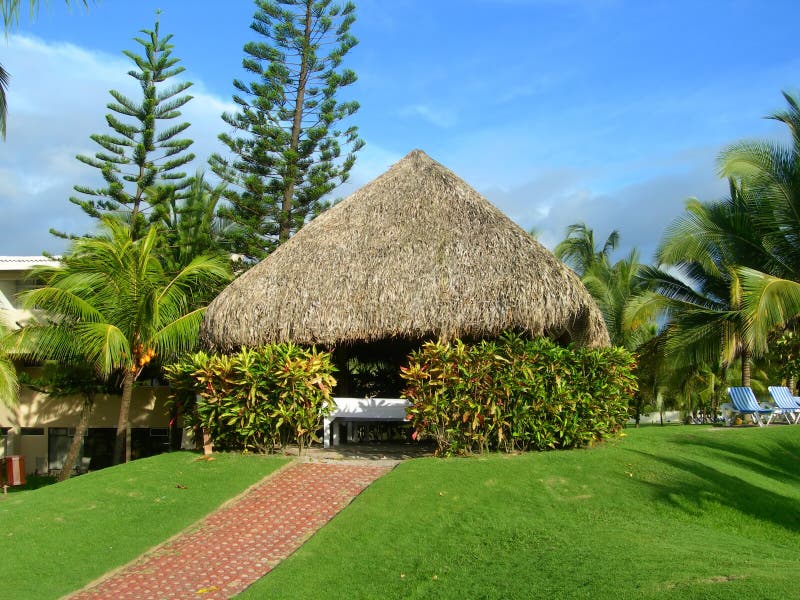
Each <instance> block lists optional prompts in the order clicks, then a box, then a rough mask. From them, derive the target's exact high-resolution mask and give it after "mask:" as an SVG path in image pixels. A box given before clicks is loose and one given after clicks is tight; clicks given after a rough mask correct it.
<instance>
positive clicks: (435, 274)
mask: <svg viewBox="0 0 800 600" xmlns="http://www.w3.org/2000/svg"><path fill="white" fill-rule="evenodd" d="M507 329H512V330H517V331H520V330H522V331H526V332H529V333H531V334H532V335H545V336H548V337H551V338H554V339H559V340H561V341H575V342H577V343H579V344H583V345H591V346H598V345H608V343H609V337H608V332H607V330H606V327H605V324H604V323H603V318H602V315H601V314H600V311H599V310H598V308H597V306H596V304H595V303H594V301H593V300H592V298H591V296H590V295H589V293H588V292H587V291H586V288H584V286H583V284H582V283H581V281H580V279H579V278H578V277H577V275H575V273H573V272H572V271H571V270H570V269H569V268H567V267H566V266H564V264H563V263H561V262H560V261H559V260H558V259H556V258H555V257H554V256H553V255H552V254H551V253H550V252H549V251H548V250H547V249H546V248H544V246H542V245H541V244H539V243H538V242H537V241H535V240H533V239H532V238H531V237H530V236H529V235H528V234H527V233H526V232H525V231H523V230H522V229H521V228H520V227H519V226H517V225H516V224H515V223H513V222H512V221H511V220H510V219H509V218H508V217H506V216H505V215H504V214H503V213H502V212H500V210H498V209H497V208H495V207H494V206H493V205H491V204H490V203H489V202H488V201H487V200H486V199H485V198H483V197H482V196H481V195H480V194H479V193H478V192H476V191H475V190H474V189H472V188H471V187H470V186H469V185H467V184H466V183H465V182H464V181H463V180H461V179H460V178H459V177H458V176H456V175H455V174H454V173H453V172H452V171H450V170H449V169H447V168H445V167H444V166H442V165H441V164H439V163H437V162H436V161H434V160H433V159H431V158H430V157H429V156H427V155H426V154H425V153H424V152H422V151H420V150H414V151H413V152H411V153H410V154H409V155H408V156H406V157H405V158H403V159H402V160H401V161H400V162H398V163H397V164H395V165H394V166H392V167H391V168H390V169H389V170H388V171H387V172H386V173H384V174H383V175H381V176H380V177H378V178H377V179H375V180H374V181H372V182H370V183H368V184H367V185H365V186H364V187H362V188H361V189H360V190H358V191H357V192H355V193H354V194H352V195H351V196H350V197H348V198H347V199H345V200H344V201H342V202H341V203H339V204H337V205H335V206H334V207H332V208H331V209H330V210H328V211H326V212H325V213H323V214H321V215H320V216H319V217H317V218H316V219H314V220H313V221H312V222H310V223H309V224H308V225H306V226H305V227H303V229H301V230H300V231H299V232H298V233H297V234H296V235H295V236H294V237H293V238H292V239H291V240H289V241H288V242H287V243H286V244H284V245H282V246H280V247H279V248H278V249H277V250H276V251H275V252H273V253H272V254H271V255H270V256H268V257H267V258H266V259H264V260H263V261H262V262H261V263H259V264H258V265H256V266H254V267H253V268H252V269H250V270H249V271H247V272H246V273H244V274H243V275H242V276H241V277H239V278H238V279H236V281H234V282H233V283H231V284H230V285H229V286H228V287H227V288H226V289H225V290H224V291H223V292H222V293H221V294H220V295H219V296H218V297H217V298H216V299H215V300H214V301H213V302H212V303H211V305H210V306H209V307H208V310H207V311H206V315H205V319H204V321H203V325H202V328H201V332H200V335H201V338H202V340H203V342H204V343H205V344H206V345H207V346H208V347H210V348H214V349H217V350H221V351H229V350H233V349H236V348H238V347H240V346H242V345H246V346H256V345H260V344H264V343H268V342H275V341H294V342H296V343H302V344H319V345H323V346H335V345H340V344H346V343H363V342H373V341H378V340H387V339H398V340H420V339H427V338H442V339H453V338H455V337H462V338H471V339H477V338H486V337H494V336H496V335H498V334H499V333H500V332H502V331H503V330H507Z"/></svg>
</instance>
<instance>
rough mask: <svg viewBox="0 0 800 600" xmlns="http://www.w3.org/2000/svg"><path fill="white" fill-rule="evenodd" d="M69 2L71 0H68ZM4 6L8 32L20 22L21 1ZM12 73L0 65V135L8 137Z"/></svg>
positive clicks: (35, 3) (33, 3) (34, 5)
mask: <svg viewBox="0 0 800 600" xmlns="http://www.w3.org/2000/svg"><path fill="white" fill-rule="evenodd" d="M66 3H67V4H69V3H70V0H66ZM40 4H41V2H39V0H30V9H31V15H34V14H36V13H37V12H38V10H39V5H40ZM83 5H84V6H85V7H86V8H89V2H88V0H83ZM2 6H3V31H5V33H6V34H8V32H9V31H11V29H12V28H13V27H14V26H15V25H17V23H19V12H20V8H21V7H20V1H19V0H2ZM9 78H10V75H9V74H8V71H6V70H5V69H4V68H3V65H0V136H2V138H3V139H5V138H6V116H7V114H8V104H7V100H6V92H7V91H8V80H9Z"/></svg>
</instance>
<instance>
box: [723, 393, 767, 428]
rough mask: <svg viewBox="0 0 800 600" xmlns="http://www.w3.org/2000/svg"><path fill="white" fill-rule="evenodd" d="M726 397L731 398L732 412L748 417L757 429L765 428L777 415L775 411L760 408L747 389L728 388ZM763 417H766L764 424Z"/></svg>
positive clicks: (754, 397)
mask: <svg viewBox="0 0 800 600" xmlns="http://www.w3.org/2000/svg"><path fill="white" fill-rule="evenodd" d="M728 395H729V396H730V397H731V402H733V412H737V413H739V414H742V415H750V418H751V419H753V423H756V424H757V425H758V426H759V427H766V426H767V425H769V424H770V423H772V419H774V418H775V415H776V414H777V411H776V409H774V408H764V407H763V406H761V405H760V404H759V403H758V401H757V400H756V396H755V394H753V390H751V389H750V388H749V387H729V388H728ZM764 417H768V418H767V420H766V422H765V421H764Z"/></svg>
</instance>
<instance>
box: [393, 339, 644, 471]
mask: <svg viewBox="0 0 800 600" xmlns="http://www.w3.org/2000/svg"><path fill="white" fill-rule="evenodd" d="M633 368H634V361H633V357H632V355H631V354H630V353H629V352H628V351H626V350H624V349H622V348H602V349H571V348H562V347H560V346H558V345H556V344H555V343H554V342H552V341H550V340H547V339H535V340H526V339H523V338H522V337H520V336H518V335H515V334H505V335H503V336H502V337H501V338H500V339H499V340H498V341H481V342H479V343H477V344H472V345H468V344H465V343H464V342H462V341H460V340H456V341H455V342H453V343H447V344H443V343H435V342H428V343H426V344H424V345H423V346H422V348H421V349H419V350H418V351H416V352H413V353H412V354H411V355H410V357H409V365H408V367H404V368H403V369H402V377H403V379H405V381H406V384H407V387H406V389H405V390H404V396H405V397H406V398H407V399H408V400H410V401H411V403H412V405H411V407H410V408H409V409H408V411H407V412H408V415H409V419H410V420H411V423H412V425H413V427H414V434H413V437H414V438H415V439H424V438H429V439H433V440H434V441H435V442H436V444H437V447H438V450H437V451H438V453H441V454H447V455H451V454H465V453H471V452H476V451H487V450H503V451H506V452H510V451H514V450H526V449H536V450H545V449H554V448H576V447H583V446H588V445H591V444H593V443H595V442H596V441H599V440H601V439H603V438H604V437H605V436H607V435H610V434H613V433H616V432H617V431H619V430H620V429H621V428H622V427H623V426H624V424H625V422H626V420H627V418H628V403H629V401H630V400H631V398H632V396H633V394H634V393H635V391H636V379H635V377H634V375H633Z"/></svg>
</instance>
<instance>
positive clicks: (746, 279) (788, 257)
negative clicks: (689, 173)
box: [720, 92, 800, 353]
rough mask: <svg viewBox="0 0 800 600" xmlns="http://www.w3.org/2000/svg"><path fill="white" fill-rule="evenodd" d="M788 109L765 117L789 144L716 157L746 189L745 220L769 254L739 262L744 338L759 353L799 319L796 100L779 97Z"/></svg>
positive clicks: (748, 144)
mask: <svg viewBox="0 0 800 600" xmlns="http://www.w3.org/2000/svg"><path fill="white" fill-rule="evenodd" d="M783 96H784V98H785V99H786V102H787V104H788V108H787V110H784V111H779V112H776V113H774V114H772V115H770V116H769V117H768V118H770V119H775V120H777V121H780V122H781V123H784V124H785V125H786V126H787V127H788V129H789V133H790V134H791V138H792V143H791V145H790V146H789V147H784V146H781V145H779V144H775V143H772V142H759V141H745V142H740V143H738V144H734V145H732V146H730V147H729V148H727V149H726V150H725V151H724V152H723V153H722V154H721V156H720V171H721V173H722V174H723V175H726V176H729V177H735V178H737V179H738V180H740V181H742V182H744V183H745V184H746V186H747V188H748V189H749V190H750V192H751V193H750V194H749V198H748V201H749V207H750V212H749V218H750V222H751V224H752V227H753V228H754V229H757V230H758V231H759V232H760V235H761V240H762V245H763V247H764V248H765V249H766V251H767V252H768V260H765V261H764V262H763V264H748V263H741V266H740V268H739V269H738V276H739V278H740V280H741V282H742V299H741V307H742V319H743V322H744V325H745V330H744V335H745V336H746V337H747V339H748V343H749V344H750V345H751V346H752V348H753V349H754V350H755V351H756V352H757V353H763V352H765V351H766V349H767V345H768V336H769V334H770V333H771V332H772V331H774V330H775V329H776V328H778V327H780V326H783V325H785V324H786V323H787V322H788V321H790V320H791V319H792V318H794V317H796V316H797V315H800V99H798V97H797V96H794V95H791V94H788V93H786V92H784V93H783Z"/></svg>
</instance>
